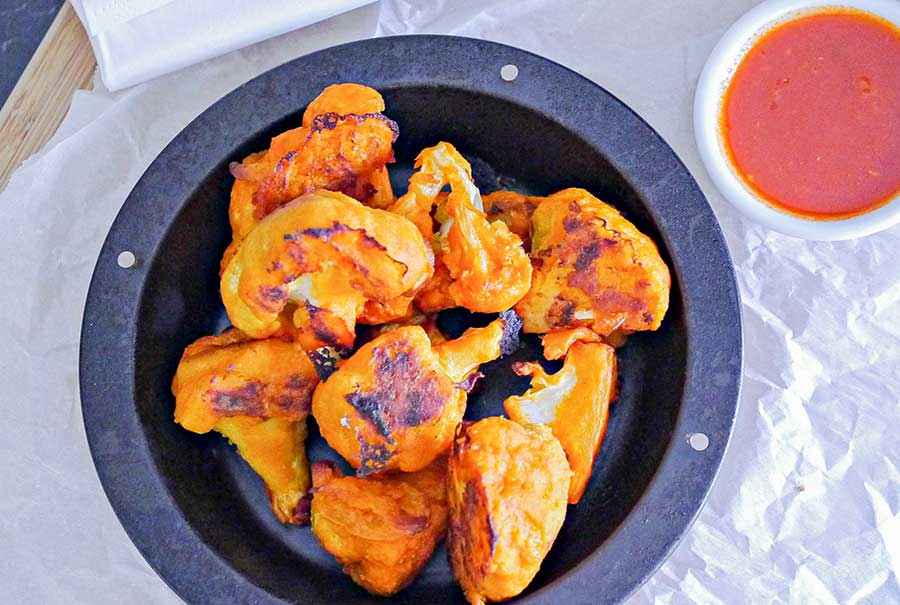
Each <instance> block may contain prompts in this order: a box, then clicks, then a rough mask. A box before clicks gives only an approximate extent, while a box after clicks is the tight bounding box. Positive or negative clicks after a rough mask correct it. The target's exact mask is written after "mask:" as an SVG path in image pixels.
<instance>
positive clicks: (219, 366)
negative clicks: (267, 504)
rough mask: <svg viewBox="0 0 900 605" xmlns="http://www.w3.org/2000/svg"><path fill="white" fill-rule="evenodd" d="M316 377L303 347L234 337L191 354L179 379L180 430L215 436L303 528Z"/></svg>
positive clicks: (203, 342)
mask: <svg viewBox="0 0 900 605" xmlns="http://www.w3.org/2000/svg"><path fill="white" fill-rule="evenodd" d="M318 382H319V377H318V375H317V374H316V371H315V369H314V368H313V365H312V363H311V362H310V360H309V358H308V357H307V355H306V353H305V352H304V350H303V349H302V348H301V347H300V345H298V344H295V343H292V342H285V341H283V340H279V339H269V340H251V339H250V338H249V337H247V336H246V335H244V334H242V333H241V332H239V331H238V330H235V329H231V330H228V331H226V332H224V333H222V334H221V335H219V336H207V337H205V338H201V339H200V340H198V341H196V342H194V343H193V344H191V345H190V346H188V347H187V348H186V349H185V351H184V355H183V356H182V358H181V362H180V363H179V364H178V370H177V372H176V373H175V379H174V380H173V381H172V393H173V394H174V395H175V422H177V423H178V424H180V425H181V426H182V427H184V428H185V429H187V430H189V431H192V432H195V433H207V432H209V431H210V430H215V431H217V432H219V433H221V434H222V435H224V436H225V437H227V438H228V440H229V441H230V442H232V443H234V444H235V445H236V446H237V449H238V453H239V454H240V455H241V457H242V458H244V460H246V461H247V463H248V464H249V465H250V466H251V467H252V468H253V470H254V471H256V473H257V474H259V475H260V476H261V477H262V479H263V481H264V482H265V484H266V489H267V490H268V492H269V499H270V501H271V504H272V510H273V511H274V513H275V515H276V516H277V517H278V519H279V520H280V521H282V522H284V523H294V524H303V523H305V522H306V520H307V518H308V513H309V507H308V500H307V499H306V494H307V492H308V490H309V468H308V467H307V464H306V451H305V449H304V442H305V441H306V417H307V415H308V414H309V409H310V400H311V399H312V393H313V390H314V389H315V387H316V385H317V384H318Z"/></svg>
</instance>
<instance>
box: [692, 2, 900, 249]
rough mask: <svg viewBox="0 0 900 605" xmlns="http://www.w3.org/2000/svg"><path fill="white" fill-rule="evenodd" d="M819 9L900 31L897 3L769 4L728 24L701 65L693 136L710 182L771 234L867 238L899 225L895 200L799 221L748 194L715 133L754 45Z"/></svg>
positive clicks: (899, 201) (899, 199)
mask: <svg viewBox="0 0 900 605" xmlns="http://www.w3.org/2000/svg"><path fill="white" fill-rule="evenodd" d="M824 7H841V8H856V9H860V10H864V11H868V12H870V13H874V14H876V15H878V16H879V17H882V18H883V19H886V20H888V21H890V22H892V23H894V24H897V25H898V26H900V2H898V1H897V0H843V1H840V0H839V1H832V2H827V1H822V0H768V1H767V2H763V3H762V4H760V5H759V6H757V7H755V8H754V9H752V10H751V11H750V12H748V13H747V14H745V15H744V16H743V17H741V18H740V19H738V20H737V22H735V24H734V25H732V26H731V27H730V28H729V29H728V31H727V32H725V35H724V36H722V39H721V40H719V43H718V44H716V47H715V48H714V49H713V51H712V54H710V56H709V59H707V60H706V65H705V66H704V67H703V72H702V73H701V74H700V80H699V82H698V83H697V93H696V95H695V97H694V135H695V136H696V138H697V146H698V147H699V148H700V157H701V158H702V159H703V163H704V165H705V166H706V170H707V172H709V175H710V177H712V180H713V183H715V185H716V187H717V188H718V189H719V191H720V192H721V193H722V195H724V196H725V198H726V199H727V200H728V201H730V202H731V203H732V204H733V205H734V206H735V207H736V208H737V209H738V210H740V211H741V212H742V213H744V214H745V215H746V216H747V217H749V218H750V219H752V220H754V221H756V222H758V223H760V224H762V225H765V226H766V227H769V228H771V229H775V230H776V231H780V232H782V233H786V234H788V235H793V236H795V237H802V238H806V239H816V240H842V239H851V238H855V237H863V236H865V235H870V234H872V233H875V232H877V231H881V230H882V229H887V228H888V227H891V226H892V225H895V224H897V223H898V222H900V196H898V197H895V198H894V199H892V200H891V201H889V202H888V203H886V204H884V205H883V206H881V207H879V208H876V209H875V210H872V211H870V212H867V213H865V214H861V215H858V216H854V217H851V218H845V219H838V220H815V219H805V218H802V217H798V216H795V215H792V214H788V213H787V212H783V211H781V210H778V209H776V208H775V207H773V206H771V205H769V204H768V203H766V202H765V201H763V200H761V199H760V198H759V197H758V196H757V195H756V194H755V193H753V191H752V190H751V189H749V188H748V187H747V186H746V185H745V184H744V183H743V181H742V180H741V179H740V177H739V176H738V175H737V174H736V173H735V171H734V169H733V168H732V165H731V162H730V161H729V160H728V158H727V156H726V154H725V148H724V146H723V144H722V140H721V136H720V132H719V113H720V111H721V105H722V98H723V96H724V93H725V91H726V89H727V88H728V84H729V82H730V81H731V77H732V76H733V75H734V72H735V69H736V68H737V66H738V65H739V64H740V62H741V60H742V59H743V57H744V55H745V54H746V52H747V51H748V50H749V49H750V48H751V47H752V46H753V44H754V42H755V41H756V40H757V39H758V38H759V37H760V36H761V35H762V34H764V33H766V32H767V31H769V30H770V29H771V28H772V27H774V26H776V25H779V24H781V23H784V22H785V21H789V20H791V19H793V18H796V17H798V16H801V15H803V14H805V13H808V12H811V11H815V10H816V9H819V8H824Z"/></svg>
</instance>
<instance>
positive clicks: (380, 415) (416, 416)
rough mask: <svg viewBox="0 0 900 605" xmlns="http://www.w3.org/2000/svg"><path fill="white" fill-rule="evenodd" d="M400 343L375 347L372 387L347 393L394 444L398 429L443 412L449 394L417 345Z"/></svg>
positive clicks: (366, 417)
mask: <svg viewBox="0 0 900 605" xmlns="http://www.w3.org/2000/svg"><path fill="white" fill-rule="evenodd" d="M398 344H399V346H398ZM398 344H393V343H392V345H391V346H384V347H376V348H375V349H374V351H373V352H372V364H373V366H374V369H375V388H374V389H373V390H371V391H365V392H356V393H349V394H347V395H345V396H344V398H345V399H346V400H347V402H348V403H349V404H350V405H352V406H353V407H354V408H356V410H357V411H358V412H359V413H360V415H361V416H362V417H363V418H365V419H366V420H368V421H369V422H371V423H372V425H374V426H375V427H376V428H377V429H378V432H379V433H380V434H381V435H382V436H383V437H384V438H385V440H386V441H387V442H388V443H389V444H391V445H393V444H394V443H395V442H394V439H393V436H392V435H393V433H394V432H395V431H397V430H400V429H404V428H408V427H414V426H419V425H421V424H423V423H425V422H428V421H429V420H431V419H432V418H434V417H436V416H437V415H438V414H440V412H441V410H442V409H443V407H444V401H445V398H446V397H445V396H446V393H444V392H442V389H441V385H440V384H439V383H438V381H437V378H436V376H435V374H434V373H433V372H432V371H430V370H429V368H427V367H424V366H423V364H422V362H421V361H420V360H419V357H418V354H417V353H416V351H415V349H414V348H413V347H411V346H405V343H398Z"/></svg>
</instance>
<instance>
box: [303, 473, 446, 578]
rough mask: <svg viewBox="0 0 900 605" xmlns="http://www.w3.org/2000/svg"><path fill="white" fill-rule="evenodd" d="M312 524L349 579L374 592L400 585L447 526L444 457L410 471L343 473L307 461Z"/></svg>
mask: <svg viewBox="0 0 900 605" xmlns="http://www.w3.org/2000/svg"><path fill="white" fill-rule="evenodd" d="M312 474H313V494H314V495H313V500H312V529H313V533H314V534H315V535H316V538H318V539H319V542H320V543H321V544H322V546H323V547H324V548H325V550H327V551H328V552H330V553H331V554H333V555H334V556H335V558H336V559H337V560H338V562H339V563H340V564H341V565H343V566H344V571H345V572H346V573H348V574H350V577H351V578H353V581H354V582H356V583H357V584H359V585H360V586H362V587H363V588H365V589H366V590H368V591H369V592H371V593H373V594H377V595H391V594H394V593H396V592H398V591H399V590H402V589H403V588H404V587H405V586H407V585H408V584H409V583H410V582H412V580H413V578H415V576H416V574H417V573H419V570H421V569H422V567H424V565H425V563H427V562H428V559H429V557H431V553H432V552H433V551H434V548H435V546H437V544H438V543H439V542H440V541H441V540H442V539H443V538H444V535H445V533H446V529H447V485H446V476H447V460H446V458H439V459H437V460H435V461H434V462H432V463H431V464H430V465H429V466H427V467H426V468H424V469H422V470H420V471H418V472H416V473H402V474H397V475H390V476H386V477H379V478H365V479H364V478H360V477H343V476H341V474H340V472H339V471H338V470H337V469H336V468H334V467H333V466H331V465H330V464H328V463H323V462H316V463H315V464H313V470H312Z"/></svg>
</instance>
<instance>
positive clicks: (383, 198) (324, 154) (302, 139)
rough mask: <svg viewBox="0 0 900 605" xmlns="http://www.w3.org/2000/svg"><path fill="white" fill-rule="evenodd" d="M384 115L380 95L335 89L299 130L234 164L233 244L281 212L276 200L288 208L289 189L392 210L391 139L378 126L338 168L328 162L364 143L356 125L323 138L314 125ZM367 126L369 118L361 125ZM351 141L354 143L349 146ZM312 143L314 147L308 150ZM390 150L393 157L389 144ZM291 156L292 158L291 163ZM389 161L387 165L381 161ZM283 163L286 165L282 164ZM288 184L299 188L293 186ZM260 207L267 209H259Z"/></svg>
mask: <svg viewBox="0 0 900 605" xmlns="http://www.w3.org/2000/svg"><path fill="white" fill-rule="evenodd" d="M383 111H384V99H383V98H382V97H381V95H380V94H379V93H378V91H377V90H375V89H373V88H369V87H368V86H363V85H361V84H352V83H347V84H333V85H332V86H329V87H327V88H326V89H325V90H323V91H322V93H321V94H319V96H318V97H316V98H315V99H314V100H313V102H312V103H310V104H309V106H308V107H307V108H306V111H305V112H304V114H303V123H302V125H301V126H299V127H298V128H294V129H292V130H288V131H286V132H283V133H281V134H279V135H278V136H276V137H274V138H273V139H272V142H271V144H270V146H269V149H267V150H266V151H262V152H259V153H253V154H250V155H249V156H247V157H246V158H245V159H244V161H243V162H241V163H240V164H238V163H237V162H235V163H233V164H232V165H231V171H232V173H233V174H234V176H235V181H234V186H233V187H232V189H231V204H230V206H229V210H228V214H229V218H230V220H231V230H232V233H233V237H234V241H235V242H236V243H237V242H240V241H241V240H242V239H244V237H246V235H247V233H248V232H249V231H250V229H252V228H253V225H255V224H256V222H257V221H259V219H260V218H262V217H263V216H264V215H265V214H268V213H269V212H271V211H272V210H274V209H275V208H276V207H277V206H278V201H277V200H279V199H281V200H282V202H283V203H286V202H288V201H290V200H291V199H293V198H292V197H287V196H286V195H284V194H283V190H285V189H291V188H293V189H295V190H299V189H304V190H305V189H307V188H309V186H310V185H312V184H315V185H317V186H320V187H324V188H326V189H329V188H331V189H336V190H339V191H342V192H343V193H347V194H348V195H350V196H352V197H356V199H358V200H359V201H361V202H364V203H366V204H368V205H370V206H372V207H374V208H386V207H387V206H389V205H390V204H392V203H393V202H394V193H393V191H392V189H391V183H390V179H389V177H388V172H387V167H386V166H385V162H386V161H392V160H393V154H392V152H391V153H387V152H386V151H385V140H386V139H385V136H388V133H387V132H386V131H385V130H384V128H382V127H379V126H377V125H376V126H375V127H374V128H367V129H366V131H365V132H363V133H362V137H363V140H362V142H361V143H362V144H361V145H360V148H359V149H354V150H353V153H352V154H350V156H346V157H344V158H338V159H339V160H340V162H339V163H338V164H337V165H336V168H332V166H331V165H329V164H328V162H329V160H330V159H334V156H335V152H336V151H339V150H340V149H341V147H342V146H343V147H347V146H348V145H351V144H353V142H355V141H357V140H358V139H359V138H360V137H359V135H357V134H356V133H355V132H354V129H353V128H352V122H353V120H350V121H346V120H345V121H343V122H342V128H341V129H340V131H339V132H338V133H334V132H321V129H319V132H317V133H313V125H314V123H315V119H316V117H318V116H323V115H326V114H330V115H337V116H351V115H353V116H356V118H355V119H359V116H373V115H375V114H378V115H380V113H381V112H383ZM371 119H375V120H380V118H371ZM369 120H370V119H369V118H367V119H365V120H363V121H365V122H369ZM332 121H333V120H332ZM381 121H382V122H383V125H384V126H386V127H387V128H388V129H390V130H394V129H393V127H391V125H390V123H389V122H385V121H383V120H381ZM320 122H322V121H320ZM371 125H374V122H373V123H371V124H370V126H371ZM335 126H337V124H336V123H335ZM394 134H396V133H394ZM347 136H349V137H350V139H352V141H348V140H347V139H346V137H347ZM390 136H394V135H390ZM342 137H344V138H342ZM308 143H309V144H310V146H309V147H308V148H307V144H308ZM387 148H388V151H389V149H390V143H388V144H387ZM317 154H321V156H318V155H317ZM289 155H290V158H288V157H287V156H289ZM385 158H387V159H386V160H385V161H382V159H385ZM282 160H285V161H284V162H283V163H282ZM348 166H349V168H351V169H353V170H357V171H358V173H357V175H356V177H355V178H351V175H350V171H348ZM338 168H339V169H340V170H337V169H338ZM284 177H288V178H284ZM267 179H268V180H267ZM290 179H294V181H296V182H294V183H293V184H289V183H288V180H290ZM264 182H265V183H266V187H267V189H268V193H262V194H259V195H258V196H257V191H258V190H259V189H260V186H261V185H262V184H263V183H264ZM329 186H330V187H329ZM279 189H281V191H279ZM296 195H299V194H296ZM296 195H294V196H293V197H296ZM257 202H258V203H261V204H263V205H262V206H259V205H258V204H257ZM236 243H235V244H234V245H233V246H231V247H229V248H230V249H229V251H228V252H227V253H226V258H225V259H223V261H222V269H223V270H224V268H225V266H227V264H228V262H227V261H228V258H227V257H230V256H231V255H233V254H234V250H232V249H231V248H233V247H235V246H236Z"/></svg>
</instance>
